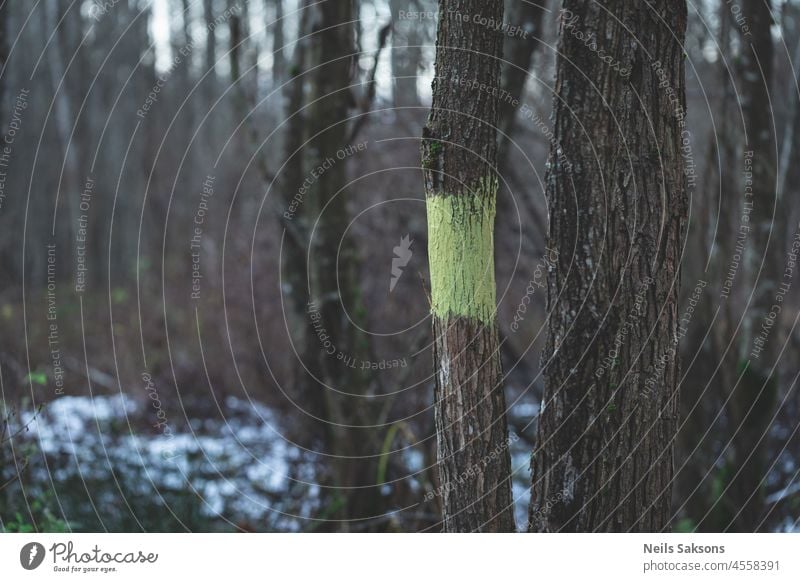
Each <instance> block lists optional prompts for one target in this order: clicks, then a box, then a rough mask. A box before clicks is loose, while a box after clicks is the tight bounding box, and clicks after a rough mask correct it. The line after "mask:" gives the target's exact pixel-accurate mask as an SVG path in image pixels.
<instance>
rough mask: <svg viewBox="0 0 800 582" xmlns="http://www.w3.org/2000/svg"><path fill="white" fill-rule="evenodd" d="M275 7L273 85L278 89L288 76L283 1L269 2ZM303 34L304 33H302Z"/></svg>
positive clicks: (274, 0) (273, 0)
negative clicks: (284, 46)
mask: <svg viewBox="0 0 800 582" xmlns="http://www.w3.org/2000/svg"><path fill="white" fill-rule="evenodd" d="M269 1H271V2H272V3H273V4H274V5H275V22H273V23H272V26H273V30H272V84H273V85H274V86H275V87H278V86H279V85H280V84H281V83H282V82H283V79H284V77H285V76H286V56H285V55H284V53H283V45H284V44H285V43H286V41H285V40H284V34H283V28H284V26H285V24H284V20H283V0H269ZM301 33H302V31H301Z"/></svg>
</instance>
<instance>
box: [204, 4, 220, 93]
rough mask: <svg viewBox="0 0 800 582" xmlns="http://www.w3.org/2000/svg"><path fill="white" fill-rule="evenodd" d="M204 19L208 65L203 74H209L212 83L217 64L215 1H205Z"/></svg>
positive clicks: (206, 64)
mask: <svg viewBox="0 0 800 582" xmlns="http://www.w3.org/2000/svg"><path fill="white" fill-rule="evenodd" d="M203 17H204V18H205V21H206V63H205V70H204V71H203V73H204V74H205V73H208V76H209V78H210V79H209V81H210V82H211V83H213V82H214V80H215V78H216V77H215V74H214V63H216V62H217V35H216V31H215V28H216V25H215V23H214V0H203Z"/></svg>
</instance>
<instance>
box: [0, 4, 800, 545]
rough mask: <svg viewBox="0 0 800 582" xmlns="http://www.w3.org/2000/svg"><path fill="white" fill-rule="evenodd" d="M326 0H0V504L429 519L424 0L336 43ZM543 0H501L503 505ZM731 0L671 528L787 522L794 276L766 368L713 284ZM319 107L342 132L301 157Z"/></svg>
mask: <svg viewBox="0 0 800 582" xmlns="http://www.w3.org/2000/svg"><path fill="white" fill-rule="evenodd" d="M329 1H332V0H329ZM337 1H339V0H337ZM342 1H348V2H349V1H350V0H342ZM322 4H324V2H316V1H315V0H105V1H101V0H93V1H90V0H27V1H21V0H5V1H3V2H2V4H0V31H1V32H0V39H1V40H0V62H2V74H0V125H1V128H2V132H3V135H4V136H5V140H4V141H5V143H4V144H2V145H3V149H0V248H2V253H1V254H0V280H2V285H1V286H0V322H1V324H0V390H1V391H2V402H3V410H2V413H3V414H2V416H3V418H4V420H3V423H2V425H0V426H1V427H2V433H0V441H2V447H1V448H0V528H2V529H3V530H5V531H32V530H45V531H104V530H108V531H140V530H146V531H184V530H192V531H196V530H201V531H436V530H438V529H440V527H441V507H440V505H439V502H440V498H439V496H437V495H431V494H430V492H432V491H435V490H436V487H437V482H436V481H437V476H436V471H435V470H434V469H435V459H436V439H435V433H434V421H433V413H432V401H433V394H432V384H433V381H432V378H431V371H432V364H431V358H432V356H431V348H430V322H429V319H428V312H429V302H428V291H427V290H428V288H429V285H428V279H429V277H428V267H427V256H426V252H427V250H426V222H425V206H424V193H423V188H422V181H421V171H420V137H421V135H422V127H423V125H424V123H425V120H426V118H427V115H428V111H429V108H430V101H431V89H430V87H431V80H432V77H433V55H434V42H435V32H436V11H437V3H436V2H432V1H430V0H356V1H354V3H353V19H352V21H351V22H350V23H349V24H348V26H350V27H351V29H352V40H353V44H352V47H351V48H352V50H350V47H344V49H345V50H343V52H341V51H340V53H341V54H344V55H346V58H342V57H339V56H336V52H337V51H336V50H335V49H336V47H337V44H336V43H337V37H330V31H329V30H328V29H327V28H326V27H325V24H326V23H325V15H324V14H323V9H322V8H321V5H322ZM559 8H560V5H559V3H558V2H556V1H552V0H539V1H538V3H535V4H534V3H529V2H525V1H518V0H509V1H508V2H507V9H506V17H505V21H506V23H507V25H508V26H507V27H504V30H505V32H506V35H505V36H506V39H505V41H504V42H505V55H504V58H505V60H506V63H505V65H504V67H503V87H504V90H505V91H508V93H509V94H511V95H515V96H518V98H519V100H520V103H521V104H520V105H519V106H518V107H513V106H511V105H509V104H508V103H507V102H505V105H504V106H503V109H502V119H501V126H500V128H499V129H500V131H501V137H500V145H501V147H500V160H499V172H500V175H501V192H500V194H499V200H498V218H497V224H496V265H497V284H498V287H497V289H498V292H497V296H498V316H497V320H498V323H499V326H500V333H501V338H502V350H503V353H502V356H503V364H504V371H505V374H506V377H505V384H506V385H505V390H506V400H507V402H508V405H509V410H508V415H509V427H510V433H511V449H512V462H513V470H514V496H515V499H516V503H517V504H518V511H517V515H518V519H517V521H518V523H524V521H525V519H526V508H527V504H528V500H529V496H530V493H529V488H530V473H529V469H528V463H529V456H530V452H531V450H532V449H533V447H534V445H535V443H534V438H535V435H536V416H537V412H538V409H539V401H540V397H541V390H542V384H541V375H540V370H539V354H540V351H541V349H542V339H543V330H544V323H545V293H544V288H543V285H544V280H545V278H546V274H545V273H546V270H547V268H548V262H549V260H550V258H551V254H550V253H552V252H554V250H552V249H550V250H548V249H545V244H544V241H545V240H546V232H547V207H546V201H545V197H544V184H543V181H544V172H545V170H546V164H547V157H548V152H549V150H550V146H551V142H552V139H553V138H552V132H551V129H550V127H551V123H550V109H551V100H552V95H553V81H554V62H555V61H554V59H555V49H554V47H555V41H556V34H557V30H558V27H557V19H558V17H559ZM771 8H772V12H773V16H774V21H773V22H772V24H771V40H772V46H771V48H770V53H771V55H772V59H771V62H761V63H760V66H761V71H762V75H763V80H764V83H765V86H766V87H768V91H767V92H765V94H764V96H763V97H764V99H763V102H758V103H757V104H756V105H757V107H761V108H764V110H765V111H767V112H768V113H769V117H768V120H769V123H768V124H767V126H765V128H764V131H766V132H768V135H767V139H768V140H769V143H772V144H774V145H772V147H773V149H774V155H775V159H776V160H777V162H778V164H777V168H778V173H777V175H776V176H775V182H776V189H777V192H778V196H779V199H780V208H781V212H779V213H776V216H775V223H774V224H775V228H774V229H773V231H772V236H776V237H777V238H776V241H777V242H776V243H775V246H774V247H770V248H771V249H774V257H773V258H774V260H775V261H777V262H778V263H780V264H781V265H784V264H786V263H787V261H789V259H790V257H791V256H792V251H791V249H792V242H793V241H794V240H797V236H798V222H799V221H800V195H799V194H800V191H798V188H800V89H799V88H798V81H797V78H798V75H797V71H796V70H795V69H796V68H797V67H800V2H797V1H789V0H773V1H772V3H771ZM740 12H741V10H740V9H739V8H738V7H737V4H735V3H732V2H729V1H727V0H702V1H699V2H690V3H689V19H690V20H689V27H688V31H687V40H686V45H685V50H686V55H687V57H686V58H687V64H686V71H687V112H688V113H687V114H688V119H689V123H688V127H689V128H690V133H691V140H690V144H689V148H688V150H687V151H688V152H689V155H687V156H686V157H685V161H686V163H687V167H691V174H690V180H691V181H693V184H694V187H693V188H692V190H691V195H692V197H691V208H690V228H689V232H688V235H687V239H686V243H685V244H686V250H685V254H684V260H683V290H682V301H681V306H682V307H683V308H685V307H687V306H689V305H692V306H696V309H695V311H694V316H693V318H692V321H691V323H690V325H689V326H688V329H687V333H686V334H685V336H684V337H682V338H681V343H680V351H681V355H682V361H683V371H682V383H681V410H682V416H681V419H680V432H679V438H678V451H677V457H676V481H675V494H674V516H673V524H674V528H675V529H677V530H678V531H692V530H699V531H751V530H752V529H758V530H760V531H793V530H797V529H798V527H800V526H798V518H799V517H800V436H799V435H798V434H797V427H798V420H799V419H800V410H798V408H799V407H800V398H798V392H797V375H798V367H797V356H798V354H800V331H799V330H798V328H797V306H798V297H799V295H798V293H797V288H796V287H795V288H793V289H791V292H790V293H789V294H788V295H787V298H786V303H785V304H784V307H783V310H782V311H781V313H780V314H779V316H778V318H777V320H776V321H775V327H774V329H773V330H772V333H773V334H776V335H775V336H774V337H775V338H779V339H778V340H776V342H777V343H778V344H779V345H780V346H781V350H782V351H781V359H780V360H779V363H778V366H777V368H776V372H777V381H776V382H774V383H772V384H770V386H769V389H768V390H766V391H761V392H759V393H758V394H752V393H747V392H746V391H735V390H733V387H734V386H735V385H736V384H737V378H738V375H739V367H740V364H741V362H742V361H743V360H744V359H745V357H746V354H739V353H736V352H737V348H736V347H735V343H734V338H735V337H736V335H737V334H739V333H742V329H741V328H742V325H743V323H742V322H744V321H746V318H745V317H744V314H745V312H746V306H747V303H748V297H749V294H750V289H749V288H748V286H747V285H746V284H745V283H742V284H740V285H735V286H733V288H732V290H730V298H729V299H727V300H722V299H720V297H721V294H722V293H723V292H724V291H725V290H726V287H725V285H726V276H727V273H728V271H729V267H730V265H731V257H733V256H735V255H736V249H737V243H738V239H737V234H738V232H739V220H740V213H741V204H740V201H741V197H742V192H743V190H744V188H745V176H744V172H745V170H746V168H747V165H746V164H747V162H746V159H745V158H744V153H743V148H742V146H741V144H742V135H741V134H742V117H741V110H742V106H743V101H742V100H743V98H746V97H747V96H748V93H747V92H746V91H744V92H743V85H744V84H745V83H747V82H748V75H752V69H751V68H748V67H747V66H746V64H747V63H746V59H743V58H742V44H741V41H740V33H741V30H740V27H741V25H742V23H741V22H737V18H738V17H739V15H740ZM338 38H341V36H340V37H338ZM331 47H333V49H334V50H333V52H331V50H332V49H331ZM339 48H341V47H339ZM333 57H335V58H333ZM768 60H769V59H768ZM744 105H745V106H747V103H744ZM342 108H344V109H345V110H346V111H347V112H348V115H347V116H345V117H337V116H336V114H335V112H336V111H341V110H342ZM332 128H333V129H332ZM332 132H335V133H336V135H338V136H339V138H338V139H340V140H341V139H342V138H343V141H342V142H341V144H342V145H341V149H340V150H339V151H338V155H337V156H335V158H327V159H319V158H320V156H319V155H318V152H319V151H320V149H323V150H324V149H325V147H327V146H325V147H323V145H324V144H323V142H324V140H325V139H328V138H329V136H330V134H331V133H332ZM327 145H329V143H328V144H327ZM794 249H795V252H796V250H797V247H796V246H795V247H794ZM795 260H796V255H795ZM738 276H739V277H740V279H741V280H746V277H747V275H746V274H741V272H740V274H739V275H738ZM310 282H313V283H315V284H318V285H319V286H321V288H323V289H325V290H328V291H330V292H335V293H337V295H338V297H337V298H336V299H337V301H336V309H337V310H338V311H337V313H338V316H337V317H338V321H339V323H338V324H337V325H336V326H335V327H331V326H330V325H327V326H326V327H325V328H323V327H321V326H320V325H319V324H318V322H319V321H322V320H324V319H325V318H324V317H323V318H321V319H320V318H318V317H317V315H316V314H317V313H318V310H320V309H321V310H322V311H325V310H326V309H327V307H325V305H319V304H316V303H312V304H311V305H309V294H308V286H309V284H310ZM338 298H341V303H339V301H338ZM525 298H527V299H525ZM326 301H328V298H326V297H323V303H324V302H326ZM337 317H334V318H332V319H337ZM330 320H331V318H328V319H327V321H330ZM740 467H744V468H745V471H746V474H747V475H748V479H747V481H746V482H743V481H742V479H740V478H737V475H738V473H739V468H740ZM752 500H755V501H756V502H757V504H758V507H759V512H758V520H757V521H756V522H750V523H745V522H743V521H742V520H741V519H739V518H738V517H737V515H738V513H739V511H738V508H741V507H742V506H743V505H744V504H746V503H751V502H752Z"/></svg>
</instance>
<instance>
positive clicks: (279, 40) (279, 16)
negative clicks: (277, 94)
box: [268, 0, 286, 87]
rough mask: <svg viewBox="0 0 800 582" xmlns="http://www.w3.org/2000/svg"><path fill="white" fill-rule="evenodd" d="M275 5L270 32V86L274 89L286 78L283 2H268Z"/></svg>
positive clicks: (274, 0) (275, 0)
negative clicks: (273, 86) (273, 19)
mask: <svg viewBox="0 0 800 582" xmlns="http://www.w3.org/2000/svg"><path fill="white" fill-rule="evenodd" d="M268 1H269V2H272V3H273V4H274V5H275V22H274V23H273V25H272V26H273V31H272V84H273V85H275V86H276V87H277V86H278V85H280V84H281V83H282V82H283V79H284V77H285V76H286V56H285V55H284V54H283V45H284V44H285V43H286V41H285V40H284V34H283V29H284V26H285V24H284V21H283V0H268Z"/></svg>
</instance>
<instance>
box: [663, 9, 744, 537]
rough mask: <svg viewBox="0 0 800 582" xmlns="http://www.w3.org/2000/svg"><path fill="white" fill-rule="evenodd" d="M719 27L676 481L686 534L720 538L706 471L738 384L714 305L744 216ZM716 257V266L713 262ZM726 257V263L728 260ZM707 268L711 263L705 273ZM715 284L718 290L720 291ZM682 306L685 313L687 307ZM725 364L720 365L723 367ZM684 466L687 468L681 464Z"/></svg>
mask: <svg viewBox="0 0 800 582" xmlns="http://www.w3.org/2000/svg"><path fill="white" fill-rule="evenodd" d="M715 8H716V10H717V16H718V19H719V23H720V24H719V34H718V38H717V44H718V46H719V50H720V53H721V55H722V56H723V58H720V59H718V61H717V63H716V65H715V69H714V75H715V76H717V75H718V81H719V84H718V86H719V91H720V97H719V100H718V102H717V103H716V106H717V107H718V110H719V115H717V116H715V117H716V118H717V121H716V124H715V125H714V126H713V127H711V128H709V130H708V138H707V139H708V146H707V153H706V156H705V163H704V164H703V166H704V167H705V168H706V169H707V170H706V172H705V179H704V181H703V183H702V187H701V190H700V191H699V192H696V195H693V196H692V202H693V208H692V216H693V217H694V220H696V221H697V222H696V225H693V226H692V228H691V231H690V233H691V236H692V238H691V239H690V240H689V241H688V243H687V248H692V249H698V250H700V251H701V252H693V253H688V255H687V256H686V262H685V263H684V270H683V273H684V276H685V279H684V280H688V281H690V282H696V281H699V280H703V281H707V282H709V286H708V287H707V288H705V289H704V290H703V293H702V297H701V299H700V302H699V303H698V305H697V307H696V308H695V311H694V315H693V317H692V318H691V322H690V325H691V328H690V331H689V332H688V334H687V336H686V338H685V340H684V342H685V345H683V346H682V348H681V353H682V354H683V355H684V356H686V358H685V359H684V362H686V363H687V365H688V366H689V367H688V368H687V369H686V371H685V373H684V376H683V382H682V383H681V388H680V390H681V399H680V407H681V418H682V419H684V420H683V422H682V425H681V429H680V432H679V433H678V440H677V448H678V449H679V451H680V453H681V455H680V456H679V458H678V462H677V463H676V465H677V466H679V467H680V472H678V473H677V474H676V477H675V483H676V486H675V490H676V498H677V500H678V501H679V502H680V504H681V508H682V509H683V514H684V517H685V519H687V521H684V523H683V528H684V529H695V530H696V531H719V529H720V527H719V526H717V525H715V523H714V522H715V519H714V517H715V516H714V515H712V512H711V509H712V504H713V503H714V501H715V498H714V493H713V488H714V482H715V480H716V478H717V475H716V472H715V471H709V468H710V467H713V466H714V465H715V462H716V459H717V457H718V456H719V455H720V453H721V451H720V447H719V445H718V443H719V439H718V434H719V432H718V431H721V430H722V426H720V425H721V423H722V422H724V419H722V418H720V415H719V414H718V412H719V410H720V408H723V407H724V406H725V404H724V403H725V401H726V396H727V389H728V388H727V387H728V386H732V385H733V383H734V382H735V378H736V361H735V360H736V355H735V354H733V355H732V356H731V354H730V351H731V350H728V355H727V356H726V355H725V351H726V346H727V344H728V342H729V341H730V334H731V331H732V330H733V329H734V327H735V325H736V324H735V323H734V322H733V317H732V310H731V309H730V302H726V304H725V305H724V308H723V309H720V310H719V313H718V314H717V317H716V318H715V317H714V316H715V310H716V302H717V301H718V298H719V292H720V289H721V283H722V281H723V280H724V278H725V275H724V271H725V270H726V269H727V265H726V264H724V262H723V261H724V260H727V258H728V257H730V256H731V255H732V252H733V251H732V249H733V244H732V243H733V242H734V238H735V229H736V227H735V226H734V223H735V221H737V220H738V213H739V212H740V210H741V209H740V208H738V207H736V205H734V204H729V203H727V201H726V202H725V203H723V201H722V200H721V199H720V198H721V197H722V196H726V195H730V193H733V192H737V186H738V178H739V170H738V168H739V155H738V152H737V149H736V148H737V145H738V143H739V141H738V134H737V125H736V124H737V117H736V116H735V115H734V114H733V111H734V110H735V109H736V107H737V105H736V91H735V80H734V79H733V76H732V75H731V73H730V69H729V67H728V64H727V63H729V62H730V61H731V58H732V52H731V36H732V34H731V25H732V17H731V11H730V7H729V6H728V5H727V4H725V3H724V2H723V3H720V4H719V5H718V6H716V7H715ZM710 257H715V260H709V258H710ZM723 257H724V259H723ZM706 262H707V263H708V264H707V265H706ZM714 282H716V283H717V284H716V285H715V284H714ZM690 285H691V286H690V287H689V288H687V289H686V293H685V297H687V300H688V295H691V294H692V293H693V286H694V285H695V283H690ZM681 305H686V303H685V302H682V303H681ZM726 359H727V360H728V363H725V364H723V365H720V362H721V361H723V360H726ZM684 461H685V462H684Z"/></svg>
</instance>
